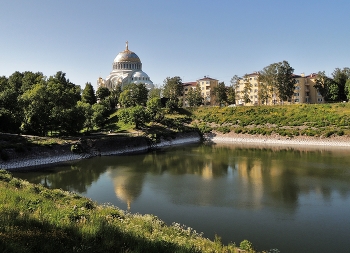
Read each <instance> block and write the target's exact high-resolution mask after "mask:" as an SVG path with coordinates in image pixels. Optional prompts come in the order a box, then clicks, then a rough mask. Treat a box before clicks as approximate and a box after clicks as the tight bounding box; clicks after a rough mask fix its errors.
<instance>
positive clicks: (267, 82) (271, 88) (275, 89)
mask: <svg viewBox="0 0 350 253" xmlns="http://www.w3.org/2000/svg"><path fill="white" fill-rule="evenodd" d="M293 72H294V69H293V68H292V67H291V66H290V65H289V63H288V62H287V61H282V62H278V63H272V64H270V65H269V66H267V67H265V68H264V69H263V70H262V71H260V73H259V83H260V84H261V85H260V87H259V89H260V90H261V91H259V100H260V101H262V103H267V101H268V98H270V97H272V99H273V103H274V104H275V103H276V102H277V98H279V100H280V101H281V102H283V101H286V100H288V99H290V98H291V97H292V96H293V93H294V85H295V83H296V81H295V79H294V78H293Z"/></svg>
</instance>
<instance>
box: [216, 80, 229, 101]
mask: <svg viewBox="0 0 350 253" xmlns="http://www.w3.org/2000/svg"><path fill="white" fill-rule="evenodd" d="M214 94H215V98H216V103H218V104H219V106H220V107H221V106H222V105H224V104H226V101H227V93H226V86H225V83H224V82H220V83H219V84H218V86H217V87H215V88H214Z"/></svg>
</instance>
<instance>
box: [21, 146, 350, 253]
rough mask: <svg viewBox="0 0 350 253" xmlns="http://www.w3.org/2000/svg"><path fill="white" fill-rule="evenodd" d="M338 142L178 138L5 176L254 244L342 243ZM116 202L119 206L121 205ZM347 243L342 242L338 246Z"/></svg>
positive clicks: (347, 227) (313, 246) (344, 216)
mask: <svg viewBox="0 0 350 253" xmlns="http://www.w3.org/2000/svg"><path fill="white" fill-rule="evenodd" d="M348 153H349V151H348V150H342V149H338V150H327V149H323V150H322V149H314V150H307V149H304V150H303V149H293V148H266V147H250V148H245V147H241V146H232V145H230V146H225V145H213V146H211V145H187V146H184V147H174V148H169V149H164V150H159V151H156V152H153V153H147V154H138V155H126V156H111V157H96V158H93V159H88V160H83V161H79V162H76V163H74V164H71V165H65V166H59V167H55V168H49V169H46V170H43V171H36V172H30V173H17V174H15V176H19V177H22V178H26V179H27V180H29V181H30V182H34V183H43V184H45V185H47V186H49V187H52V188H62V189H65V190H70V191H76V192H79V193H81V194H84V195H86V196H87V197H90V198H92V199H94V200H96V201H98V202H100V203H105V202H110V203H112V204H115V205H117V206H119V207H121V208H123V209H126V208H127V209H129V210H130V211H132V212H140V213H152V214H154V215H156V216H158V217H160V218H161V219H163V220H164V221H165V222H168V223H171V222H173V221H176V222H179V223H183V224H186V225H188V226H191V227H194V228H195V229H196V230H197V231H201V232H204V233H205V235H206V236H207V237H211V238H213V237H214V234H215V233H217V234H219V235H220V236H222V238H223V242H225V243H228V242H230V241H234V242H240V241H242V240H244V239H246V238H249V240H251V241H253V242H254V244H255V245H256V247H258V249H269V248H271V247H273V248H278V249H280V251H281V252H342V251H343V249H344V248H349V247H350V245H349V243H350V242H349V240H348V238H347V237H348V234H349V233H350V217H349V213H348V210H350V198H349V193H350V168H349V164H350V156H349V155H348ZM124 206H125V207H124ZM344 246H347V247H344Z"/></svg>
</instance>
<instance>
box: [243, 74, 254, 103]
mask: <svg viewBox="0 0 350 253" xmlns="http://www.w3.org/2000/svg"><path fill="white" fill-rule="evenodd" d="M251 91H252V88H251V83H250V82H249V76H248V75H245V76H244V88H243V101H244V103H250V102H251V100H250V98H249V95H250V92H251Z"/></svg>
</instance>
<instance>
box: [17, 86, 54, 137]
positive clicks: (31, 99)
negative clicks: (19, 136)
mask: <svg viewBox="0 0 350 253" xmlns="http://www.w3.org/2000/svg"><path fill="white" fill-rule="evenodd" d="M19 102H20V104H21V105H22V107H23V119H22V124H21V131H22V132H24V133H29V134H36V135H40V136H45V135H46V133H47V132H48V130H49V128H50V120H51V119H50V118H51V111H52V110H53V107H54V104H53V103H52V102H51V101H50V94H49V90H48V89H47V85H46V82H45V81H42V82H41V83H38V84H36V85H34V86H33V87H32V89H28V90H27V91H26V92H25V93H23V95H22V96H21V97H20V100H19Z"/></svg>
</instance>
